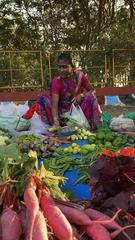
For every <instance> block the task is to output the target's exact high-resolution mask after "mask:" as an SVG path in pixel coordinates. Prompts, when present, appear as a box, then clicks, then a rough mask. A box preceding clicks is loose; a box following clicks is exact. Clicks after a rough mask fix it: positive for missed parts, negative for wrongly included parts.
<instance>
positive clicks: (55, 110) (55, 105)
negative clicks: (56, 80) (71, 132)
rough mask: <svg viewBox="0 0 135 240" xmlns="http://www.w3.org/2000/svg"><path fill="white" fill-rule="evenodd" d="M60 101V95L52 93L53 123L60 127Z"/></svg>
mask: <svg viewBox="0 0 135 240" xmlns="http://www.w3.org/2000/svg"><path fill="white" fill-rule="evenodd" d="M58 103H59V95H58V94H52V115H53V121H54V122H53V124H54V126H55V127H59V125H60V124H59V116H58Z"/></svg>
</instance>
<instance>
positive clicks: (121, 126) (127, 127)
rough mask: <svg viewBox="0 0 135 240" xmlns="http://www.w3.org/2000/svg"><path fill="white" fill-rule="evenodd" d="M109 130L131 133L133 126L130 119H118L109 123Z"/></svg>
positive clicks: (134, 126)
mask: <svg viewBox="0 0 135 240" xmlns="http://www.w3.org/2000/svg"><path fill="white" fill-rule="evenodd" d="M110 128H111V129H113V130H115V131H133V130H134V129H135V125H134V121H133V120H132V119H128V118H122V117H118V118H115V119H113V120H112V121H111V124H110Z"/></svg>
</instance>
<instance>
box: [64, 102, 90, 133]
mask: <svg viewBox="0 0 135 240" xmlns="http://www.w3.org/2000/svg"><path fill="white" fill-rule="evenodd" d="M69 120H71V121H73V122H74V123H75V125H77V126H80V127H84V128H90V125H89V123H88V120H87V118H86V117H85V115H84V113H83V111H82V109H81V107H80V106H79V105H77V106H75V105H74V104H72V105H71V109H70V115H69Z"/></svg>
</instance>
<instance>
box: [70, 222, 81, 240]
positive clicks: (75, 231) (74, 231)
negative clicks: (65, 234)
mask: <svg viewBox="0 0 135 240" xmlns="http://www.w3.org/2000/svg"><path fill="white" fill-rule="evenodd" d="M71 227H72V230H73V236H74V237H75V238H76V239H78V240H80V235H79V232H78V230H77V228H76V227H75V226H74V225H71Z"/></svg>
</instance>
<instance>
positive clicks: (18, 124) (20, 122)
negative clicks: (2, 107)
mask: <svg viewBox="0 0 135 240" xmlns="http://www.w3.org/2000/svg"><path fill="white" fill-rule="evenodd" d="M29 127H30V121H29V120H26V119H24V118H21V117H19V116H0V128H4V129H7V130H9V131H25V130H28V129H29Z"/></svg>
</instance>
